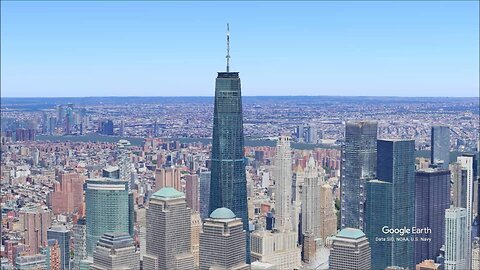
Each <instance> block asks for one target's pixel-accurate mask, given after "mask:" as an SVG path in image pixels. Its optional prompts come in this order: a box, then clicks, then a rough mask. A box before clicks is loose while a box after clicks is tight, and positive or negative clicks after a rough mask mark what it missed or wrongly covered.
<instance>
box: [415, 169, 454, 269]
mask: <svg viewBox="0 0 480 270" xmlns="http://www.w3.org/2000/svg"><path fill="white" fill-rule="evenodd" d="M415 189H416V190H415V227H417V228H430V229H431V232H429V233H422V234H417V235H416V236H417V237H419V238H422V237H423V238H428V239H430V241H416V242H415V264H418V263H420V262H422V261H424V260H426V259H435V258H436V257H437V256H438V255H439V251H440V248H441V247H442V245H443V243H444V242H445V210H446V209H448V207H449V206H450V171H447V170H434V169H426V170H423V171H418V172H416V174H415Z"/></svg>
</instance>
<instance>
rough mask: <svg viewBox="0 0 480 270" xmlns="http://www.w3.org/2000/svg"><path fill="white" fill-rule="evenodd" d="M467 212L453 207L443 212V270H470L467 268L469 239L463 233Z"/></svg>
mask: <svg viewBox="0 0 480 270" xmlns="http://www.w3.org/2000/svg"><path fill="white" fill-rule="evenodd" d="M467 216H468V212H467V210H466V209H465V208H460V207H453V206H451V207H450V208H449V209H447V210H446V211H445V270H461V269H470V268H469V267H467V265H468V261H467V260H468V259H469V258H470V256H469V254H468V250H469V248H468V245H469V244H471V243H469V237H468V235H467V234H466V233H465V228H466V227H467Z"/></svg>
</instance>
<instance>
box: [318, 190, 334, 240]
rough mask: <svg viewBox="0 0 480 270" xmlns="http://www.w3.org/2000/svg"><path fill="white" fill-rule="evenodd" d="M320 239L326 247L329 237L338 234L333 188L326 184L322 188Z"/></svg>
mask: <svg viewBox="0 0 480 270" xmlns="http://www.w3.org/2000/svg"><path fill="white" fill-rule="evenodd" d="M320 222H321V223H320V238H321V239H322V244H323V245H325V243H326V239H327V237H329V236H334V235H335V234H337V215H336V213H335V205H334V202H333V191H332V187H331V186H330V185H329V184H328V183H325V184H323V185H322V186H321V187H320Z"/></svg>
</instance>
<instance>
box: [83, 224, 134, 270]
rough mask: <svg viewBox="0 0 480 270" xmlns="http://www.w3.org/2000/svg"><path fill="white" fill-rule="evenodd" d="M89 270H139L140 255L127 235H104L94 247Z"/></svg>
mask: <svg viewBox="0 0 480 270" xmlns="http://www.w3.org/2000/svg"><path fill="white" fill-rule="evenodd" d="M90 269H91V270H109V269H128V270H139V269H140V253H139V252H138V251H136V249H135V245H134V243H133V239H132V237H131V236H130V235H129V234H128V233H115V232H114V233H105V234H104V235H102V237H101V238H100V240H98V243H97V245H96V247H95V251H94V253H93V264H92V265H91V266H90Z"/></svg>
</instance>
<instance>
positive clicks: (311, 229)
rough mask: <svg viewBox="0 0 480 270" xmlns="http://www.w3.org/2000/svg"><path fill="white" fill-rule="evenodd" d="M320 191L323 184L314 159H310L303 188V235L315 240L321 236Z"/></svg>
mask: <svg viewBox="0 0 480 270" xmlns="http://www.w3.org/2000/svg"><path fill="white" fill-rule="evenodd" d="M320 189H321V183H320V179H319V175H318V170H317V167H316V166H315V161H314V160H313V157H310V159H309V161H308V165H307V167H306V168H305V178H304V184H303V188H302V196H303V197H302V233H303V234H312V235H313V237H314V239H315V240H316V241H317V239H319V238H320V236H321V228H320V226H321V222H322V221H321V220H320V204H321V198H320V195H321V194H320V192H321V191H320Z"/></svg>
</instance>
